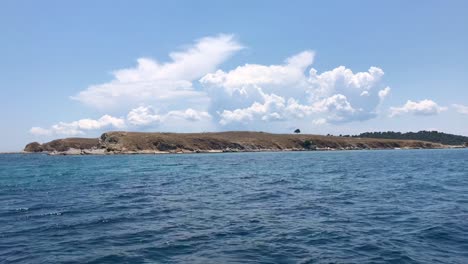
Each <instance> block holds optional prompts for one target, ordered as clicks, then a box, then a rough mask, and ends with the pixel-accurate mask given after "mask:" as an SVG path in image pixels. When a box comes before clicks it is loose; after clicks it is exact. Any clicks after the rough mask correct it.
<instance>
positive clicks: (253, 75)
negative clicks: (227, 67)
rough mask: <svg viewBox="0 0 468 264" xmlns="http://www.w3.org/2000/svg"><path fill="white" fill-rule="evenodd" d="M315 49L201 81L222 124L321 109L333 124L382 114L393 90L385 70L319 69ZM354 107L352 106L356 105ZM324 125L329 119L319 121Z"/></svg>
mask: <svg viewBox="0 0 468 264" xmlns="http://www.w3.org/2000/svg"><path fill="white" fill-rule="evenodd" d="M313 59H314V52H312V51H304V52H301V53H299V54H296V55H294V56H292V57H289V58H287V59H286V60H285V61H284V63H283V64H280V65H259V64H246V65H243V66H239V67H237V68H235V69H233V70H231V71H227V72H226V71H223V70H218V71H216V72H215V73H210V74H207V75H205V76H204V77H202V78H201V79H200V83H201V84H202V85H203V87H204V88H205V91H206V92H207V94H208V95H209V96H210V99H211V102H212V104H211V111H213V112H217V113H220V121H219V122H220V124H222V125H225V124H228V123H234V122H239V123H243V124H245V123H248V122H256V121H283V120H287V119H291V118H307V117H311V116H314V114H316V113H323V114H324V115H326V117H321V118H319V119H320V120H323V119H324V118H325V119H324V120H328V122H348V121H355V120H366V119H369V118H372V117H374V116H375V115H376V111H375V109H376V107H377V105H378V104H379V102H380V101H381V100H382V99H383V98H384V97H385V96H387V95H388V93H389V92H390V88H389V87H386V88H383V87H382V88H383V89H382V88H380V89H381V90H377V89H379V87H381V84H380V83H381V79H382V76H383V75H384V72H383V70H382V69H380V68H377V67H370V68H369V70H368V71H367V72H358V73H353V71H351V70H350V69H347V68H346V67H344V66H339V67H337V68H335V69H333V70H331V71H325V72H323V73H320V74H319V73H318V71H317V70H315V69H313V68H310V69H309V70H308V74H307V69H308V68H309V67H310V66H311V65H312V63H313ZM351 105H352V106H351ZM319 123H323V122H319Z"/></svg>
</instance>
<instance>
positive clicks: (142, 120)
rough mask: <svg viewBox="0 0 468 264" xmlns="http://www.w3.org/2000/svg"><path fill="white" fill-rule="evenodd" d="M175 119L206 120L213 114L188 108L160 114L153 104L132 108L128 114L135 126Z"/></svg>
mask: <svg viewBox="0 0 468 264" xmlns="http://www.w3.org/2000/svg"><path fill="white" fill-rule="evenodd" d="M175 119H179V120H184V121H191V122H196V121H206V120H210V119H211V115H210V114H209V113H208V112H205V111H197V110H194V109H192V108H188V109H186V110H185V111H180V110H175V111H169V112H168V113H166V114H163V115H160V114H157V113H156V111H155V110H154V109H153V108H152V107H151V106H140V107H138V108H135V109H132V110H131V111H130V112H129V113H128V115H127V120H128V123H129V124H131V125H134V126H148V125H151V126H156V125H159V124H160V123H164V122H172V121H174V120H175Z"/></svg>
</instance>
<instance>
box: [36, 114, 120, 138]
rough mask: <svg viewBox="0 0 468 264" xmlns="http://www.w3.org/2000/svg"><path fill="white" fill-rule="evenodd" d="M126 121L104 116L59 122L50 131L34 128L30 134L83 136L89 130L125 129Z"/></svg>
mask: <svg viewBox="0 0 468 264" xmlns="http://www.w3.org/2000/svg"><path fill="white" fill-rule="evenodd" d="M124 127H125V120H124V119H122V118H117V117H113V116H110V115H103V116H102V117H101V118H99V119H97V120H95V119H88V118H86V119H80V120H78V121H73V122H70V123H66V122H59V123H58V124H55V125H53V126H51V127H50V128H48V129H45V128H41V127H33V128H31V129H30V131H29V132H30V133H31V134H33V135H39V136H46V135H66V136H76V135H83V134H85V131H87V130H100V129H105V128H124Z"/></svg>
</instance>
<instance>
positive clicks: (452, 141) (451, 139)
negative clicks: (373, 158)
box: [352, 130, 468, 145]
mask: <svg viewBox="0 0 468 264" xmlns="http://www.w3.org/2000/svg"><path fill="white" fill-rule="evenodd" d="M352 137H360V138H383V139H410V140H422V141H428V142H434V143H440V144H444V145H464V144H467V143H468V137H465V136H459V135H453V134H447V133H442V132H438V131H425V130H423V131H419V132H408V133H401V132H393V131H388V132H366V133H362V134H359V135H356V136H352Z"/></svg>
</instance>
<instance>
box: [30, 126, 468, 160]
mask: <svg viewBox="0 0 468 264" xmlns="http://www.w3.org/2000/svg"><path fill="white" fill-rule="evenodd" d="M430 133H431V134H436V133H433V132H430ZM393 134H394V135H395V138H391V135H393ZM407 134H408V133H405V134H401V133H395V132H383V133H380V132H375V133H363V134H361V135H359V136H331V135H327V136H323V135H307V134H299V133H297V134H271V133H264V132H249V131H231V132H213V133H146V132H122V131H114V132H107V133H104V134H102V135H101V137H100V138H65V139H56V140H53V141H50V142H47V143H44V144H40V143H38V142H32V143H29V144H28V145H26V147H25V148H24V151H25V152H28V153H38V152H39V153H40V152H45V153H48V154H51V155H105V154H163V153H217V152H257V151H312V150H361V149H419V148H425V149H427V148H434V149H435V148H453V147H466V145H465V144H466V142H468V140H467V141H464V142H463V143H462V144H458V145H457V146H455V145H454V144H453V143H454V142H459V143H461V141H460V140H461V139H460V138H459V137H462V136H455V135H450V134H444V133H438V132H437V134H441V137H440V138H437V137H435V136H432V137H428V136H427V135H426V133H424V132H423V131H422V132H418V133H413V134H416V135H417V134H420V135H425V137H423V138H424V139H427V140H426V141H424V140H419V138H412V139H408V138H396V137H402V135H407ZM373 135H375V138H374V137H372V136H373ZM409 135H411V136H412V134H408V136H409ZM450 136H452V137H454V138H456V140H458V141H456V140H455V139H453V140H449V138H450ZM378 137H380V138H378ZM462 138H466V137H462ZM442 139H443V141H442ZM429 140H431V141H432V142H430V141H429ZM442 142H443V143H442ZM447 142H449V143H450V144H448V143H447Z"/></svg>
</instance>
